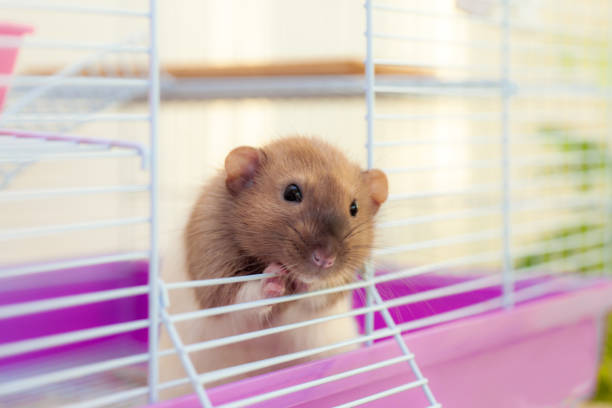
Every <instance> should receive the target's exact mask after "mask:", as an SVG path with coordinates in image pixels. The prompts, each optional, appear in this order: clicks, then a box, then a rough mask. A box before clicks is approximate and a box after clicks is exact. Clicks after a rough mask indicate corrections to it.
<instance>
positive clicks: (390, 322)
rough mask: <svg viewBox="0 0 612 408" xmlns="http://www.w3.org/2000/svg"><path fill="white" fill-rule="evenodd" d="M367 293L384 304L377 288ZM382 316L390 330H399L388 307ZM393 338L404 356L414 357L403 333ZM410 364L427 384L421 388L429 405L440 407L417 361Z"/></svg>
mask: <svg viewBox="0 0 612 408" xmlns="http://www.w3.org/2000/svg"><path fill="white" fill-rule="evenodd" d="M367 291H368V292H372V297H373V298H374V300H375V302H376V303H377V304H379V305H382V304H384V301H383V299H382V297H381V296H380V293H378V290H377V289H376V286H368V287H367ZM380 314H381V315H382V317H383V319H384V320H385V323H386V324H387V327H389V328H390V329H395V328H397V326H396V325H395V321H394V320H393V317H392V316H391V313H389V310H388V309H387V308H386V307H384V308H382V309H380ZM393 337H394V338H395V341H396V342H397V344H398V345H399V347H400V349H401V350H402V353H404V355H407V356H409V355H412V353H411V352H410V349H408V346H407V345H406V343H405V342H404V338H403V337H402V334H401V333H395V334H394V335H393ZM408 364H410V368H411V369H412V372H413V373H414V375H415V376H416V378H417V380H418V381H425V383H424V384H423V385H422V386H421V388H422V389H423V392H424V393H425V396H426V397H427V400H428V401H429V404H430V405H431V406H438V402H437V401H436V397H434V395H433V393H432V392H431V389H430V388H429V383H428V382H427V379H426V378H425V377H424V376H423V373H421V369H420V368H419V366H418V365H417V363H416V361H415V360H414V359H413V358H412V359H410V360H408Z"/></svg>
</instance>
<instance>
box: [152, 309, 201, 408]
mask: <svg viewBox="0 0 612 408" xmlns="http://www.w3.org/2000/svg"><path fill="white" fill-rule="evenodd" d="M161 315H162V320H163V323H164V326H165V327H166V330H168V335H169V336H170V339H171V340H172V343H173V344H174V348H176V352H177V353H178V355H179V358H180V359H181V364H183V368H184V369H185V372H186V373H187V375H188V376H189V381H190V382H191V385H192V386H193V389H194V391H195V393H196V395H197V397H198V401H200V405H201V406H202V407H203V408H212V406H213V405H212V402H211V401H210V399H209V398H208V394H207V393H206V391H205V390H204V387H203V386H202V384H200V381H199V379H198V373H197V371H196V369H195V367H194V366H193V363H192V362H191V360H190V359H189V354H188V353H187V350H185V345H184V344H183V341H182V340H181V337H180V336H179V334H178V331H177V330H176V327H174V324H173V323H172V322H171V321H170V317H169V316H168V312H166V311H165V310H162V311H161Z"/></svg>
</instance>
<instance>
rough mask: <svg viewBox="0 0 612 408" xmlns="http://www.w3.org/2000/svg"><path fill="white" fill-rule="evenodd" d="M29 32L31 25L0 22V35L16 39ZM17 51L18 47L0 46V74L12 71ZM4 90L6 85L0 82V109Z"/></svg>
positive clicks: (4, 94) (0, 109)
mask: <svg viewBox="0 0 612 408" xmlns="http://www.w3.org/2000/svg"><path fill="white" fill-rule="evenodd" d="M30 32H32V28H31V27H28V26H24V25H19V24H12V23H2V22H0V36H2V37H9V38H10V37H14V38H15V39H17V38H19V37H21V36H22V35H24V34H27V33H30ZM18 51H19V48H17V47H4V46H0V75H9V74H11V73H13V68H14V67H15V61H16V59H17V53H18ZM6 90H7V87H6V86H4V85H2V84H0V111H2V106H3V105H4V97H5V96H6Z"/></svg>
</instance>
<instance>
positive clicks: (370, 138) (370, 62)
mask: <svg viewBox="0 0 612 408" xmlns="http://www.w3.org/2000/svg"><path fill="white" fill-rule="evenodd" d="M365 9H366V32H365V37H366V60H365V76H366V83H365V85H366V86H365V93H366V122H367V142H366V150H367V168H368V169H371V168H372V167H373V165H374V152H373V148H374V146H373V143H374V97H375V95H374V55H373V49H372V34H373V27H372V0H366V2H365ZM373 277H374V266H373V265H372V261H369V262H368V263H367V265H366V270H365V278H366V280H368V281H369V280H371V279H372V278H373ZM371 292H372V291H370V290H366V306H367V307H370V306H371V305H372V294H371ZM373 330H374V312H368V313H367V314H366V316H365V332H366V335H367V334H370V333H372V331H373ZM372 344H373V341H372V340H368V342H367V343H366V345H367V346H371V345H372Z"/></svg>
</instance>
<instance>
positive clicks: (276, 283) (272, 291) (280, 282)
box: [261, 263, 286, 299]
mask: <svg viewBox="0 0 612 408" xmlns="http://www.w3.org/2000/svg"><path fill="white" fill-rule="evenodd" d="M263 273H274V274H277V275H279V276H273V277H271V278H265V279H262V284H261V294H262V296H263V298H264V299H268V298H272V297H277V296H282V295H284V294H285V278H284V275H285V274H286V272H285V270H284V269H283V267H282V266H281V265H280V264H277V263H273V264H270V265H268V266H267V267H266V269H264V271H263Z"/></svg>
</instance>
